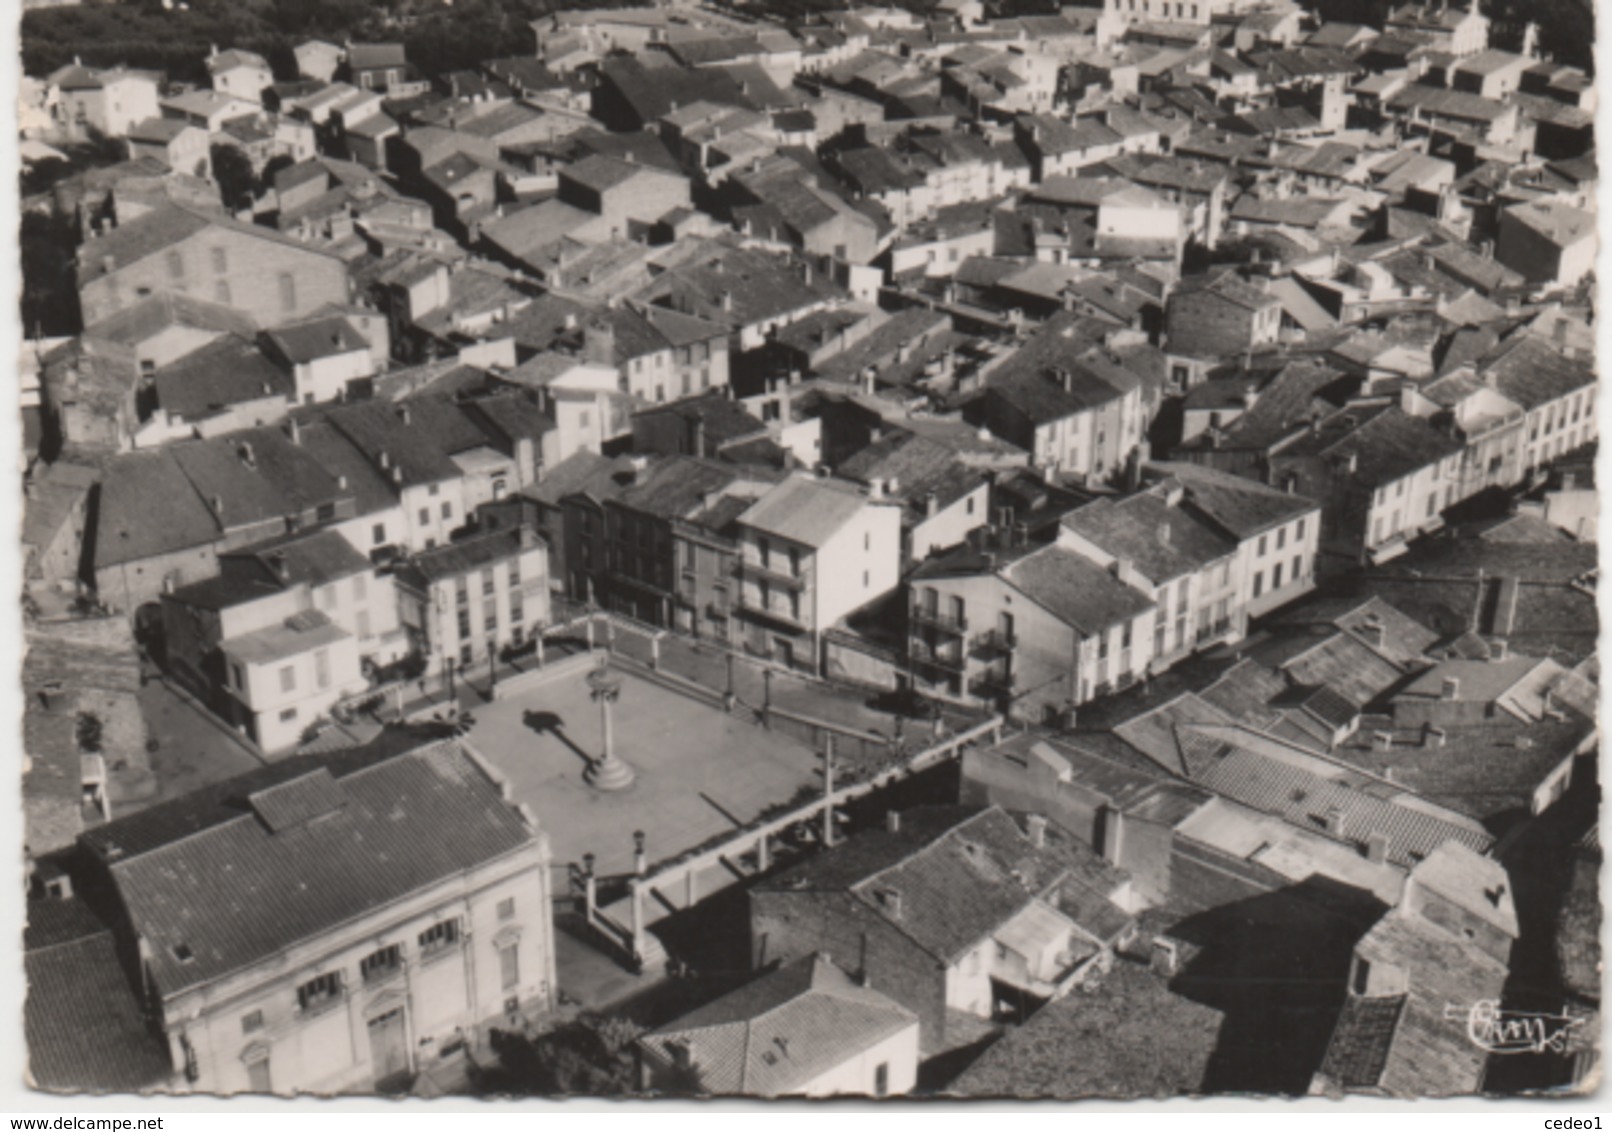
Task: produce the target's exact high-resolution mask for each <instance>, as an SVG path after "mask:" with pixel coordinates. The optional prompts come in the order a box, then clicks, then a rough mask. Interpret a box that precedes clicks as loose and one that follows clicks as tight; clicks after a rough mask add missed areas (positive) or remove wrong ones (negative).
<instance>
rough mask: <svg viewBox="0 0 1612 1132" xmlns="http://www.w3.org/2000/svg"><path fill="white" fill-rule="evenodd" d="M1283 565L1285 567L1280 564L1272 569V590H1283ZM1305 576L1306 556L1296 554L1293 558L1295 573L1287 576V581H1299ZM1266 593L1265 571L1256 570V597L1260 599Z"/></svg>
mask: <svg viewBox="0 0 1612 1132" xmlns="http://www.w3.org/2000/svg"><path fill="white" fill-rule="evenodd" d="M1283 565H1284V564H1283V563H1281V562H1278V563H1277V564H1276V565H1275V566H1273V567H1272V568H1271V589H1272V590H1279V589H1281V588H1282V582H1283V574H1282V569H1283ZM1303 576H1304V556H1303V555H1302V554H1296V555H1294V556H1293V572H1292V573H1291V574H1289V575H1287V580H1288V581H1297V580H1298V579H1300V578H1302V577H1303ZM1264 592H1265V571H1263V570H1256V571H1254V591H1253V593H1254V596H1255V597H1259V596H1260V595H1261V594H1263V593H1264Z"/></svg>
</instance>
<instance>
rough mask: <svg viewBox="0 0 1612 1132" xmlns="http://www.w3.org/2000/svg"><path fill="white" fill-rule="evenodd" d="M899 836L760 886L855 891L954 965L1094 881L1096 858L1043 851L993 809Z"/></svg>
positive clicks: (929, 816)
mask: <svg viewBox="0 0 1612 1132" xmlns="http://www.w3.org/2000/svg"><path fill="white" fill-rule="evenodd" d="M901 827H902V828H901V830H900V831H898V832H894V833H892V832H890V831H888V830H876V831H871V832H869V833H864V834H861V835H858V836H857V837H855V838H853V839H851V840H850V841H848V842H846V843H845V844H844V845H841V846H840V847H838V848H836V849H835V850H833V851H831V852H829V853H826V854H823V855H821V856H819V857H817V858H814V859H812V860H810V861H807V862H805V863H804V864H802V865H799V866H796V867H795V868H792V869H788V870H786V871H785V872H783V873H781V874H779V875H778V876H777V877H775V878H772V879H770V880H768V881H766V882H763V883H764V885H765V886H766V888H768V889H769V890H777V891H784V892H789V891H803V890H809V891H818V892H824V891H849V892H850V893H851V894H852V895H853V896H854V897H855V898H856V899H858V900H859V901H861V903H862V904H863V905H865V906H866V907H867V908H868V909H869V910H871V911H872V912H873V913H874V914H876V915H879V916H882V917H883V918H884V919H885V920H886V921H888V922H889V923H890V924H891V926H893V927H894V928H895V929H896V930H897V931H900V932H901V933H902V934H904V935H906V936H907V937H908V938H909V939H911V940H912V941H913V942H914V943H916V944H917V945H918V946H919V947H921V948H923V949H924V950H925V951H927V952H929V953H930V954H931V955H933V956H935V957H936V958H937V959H939V960H940V961H941V962H943V963H946V964H948V965H949V964H950V963H952V962H954V961H955V960H956V959H958V958H959V957H960V956H962V955H963V954H965V953H966V952H967V951H969V950H970V949H971V948H973V947H976V946H978V945H979V943H980V942H981V941H982V940H984V939H987V938H989V937H990V936H991V935H992V933H994V932H995V931H997V930H998V929H1000V928H1001V927H1003V926H1004V925H1005V924H1007V923H1008V922H1009V921H1010V920H1011V919H1013V918H1014V917H1015V916H1017V915H1019V914H1020V913H1021V912H1023V911H1024V910H1025V909H1026V908H1028V907H1030V906H1031V905H1032V903H1034V902H1036V901H1037V900H1040V899H1045V900H1047V901H1049V902H1051V903H1056V900H1057V898H1056V897H1055V896H1054V895H1053V894H1054V893H1055V891H1056V890H1057V888H1058V887H1059V886H1060V885H1061V884H1063V883H1064V882H1065V881H1066V880H1069V879H1071V878H1072V877H1073V878H1075V879H1076V880H1077V883H1078V882H1079V880H1080V878H1081V877H1082V876H1083V874H1090V873H1091V870H1090V868H1089V865H1090V861H1089V859H1090V858H1092V857H1094V856H1095V854H1093V853H1092V851H1091V850H1090V849H1088V848H1085V847H1084V846H1078V847H1077V846H1075V845H1074V844H1073V843H1068V842H1064V841H1062V840H1059V841H1056V842H1054V841H1053V840H1051V839H1049V840H1048V842H1047V844H1046V845H1045V846H1044V847H1043V848H1040V849H1037V848H1036V847H1035V846H1033V845H1032V844H1031V842H1030V840H1029V838H1028V837H1026V836H1025V834H1024V833H1023V832H1022V831H1021V830H1020V829H1019V827H1018V826H1017V825H1016V824H1015V823H1014V821H1013V819H1012V818H1010V817H1009V816H1008V815H1007V814H1006V813H1005V812H1004V811H1003V810H1001V809H1000V808H998V807H995V806H992V807H990V808H988V809H985V810H977V809H970V808H967V807H953V806H947V807H919V808H918V809H917V810H913V811H905V812H903V813H902V815H901ZM1097 863H1098V864H1101V862H1100V860H1099V861H1098V862H1097ZM1097 874H1102V875H1112V870H1111V869H1109V868H1106V867H1104V868H1101V869H1098V870H1097ZM1092 875H1096V874H1092ZM1097 883H1098V884H1101V883H1102V882H1101V881H1098V882H1097ZM1086 887H1089V885H1088V886H1086ZM1098 895H1104V896H1106V893H1103V894H1098Z"/></svg>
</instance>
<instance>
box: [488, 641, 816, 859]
mask: <svg viewBox="0 0 1612 1132" xmlns="http://www.w3.org/2000/svg"><path fill="white" fill-rule="evenodd" d="M614 671H615V672H616V673H617V675H618V676H619V677H620V679H621V692H620V696H619V698H618V699H617V700H616V702H615V703H614V704H613V705H612V707H611V711H612V712H613V726H612V731H613V735H614V743H615V754H616V757H617V758H618V759H621V760H623V761H625V762H626V763H627V764H628V765H629V766H630V767H631V768H632V769H633V771H634V772H635V775H636V777H635V780H634V782H633V784H632V785H631V786H629V787H628V788H626V789H625V790H620V791H614V792H609V791H603V790H597V789H595V788H594V787H592V786H590V785H589V784H588V783H587V781H586V780H585V779H584V777H583V774H584V772H585V771H586V770H587V768H588V765H589V761H590V760H591V759H594V758H597V757H598V756H599V755H600V754H601V753H602V752H603V749H604V747H603V730H602V726H601V719H600V709H599V705H598V704H597V703H595V702H593V699H592V697H591V694H590V689H589V687H588V684H587V680H586V672H585V670H583V669H580V668H577V669H572V670H571V671H568V672H566V673H564V674H557V675H555V676H554V677H553V678H551V679H549V680H548V681H546V682H544V683H543V684H541V685H539V686H537V687H534V688H532V689H531V690H530V691H527V692H523V693H520V694H517V695H513V696H511V697H510V698H508V699H501V700H495V701H493V702H490V703H478V704H476V705H475V707H474V709H473V717H474V725H473V726H472V727H471V729H470V732H469V735H468V739H469V741H470V743H471V745H472V746H473V747H475V749H476V750H477V751H479V752H481V754H482V755H484V756H485V757H486V758H487V760H488V761H489V762H491V763H492V764H493V765H494V766H495V767H497V769H498V771H499V772H500V773H501V774H502V775H504V777H505V778H507V779H508V780H509V784H510V788H511V790H512V792H513V796H514V800H515V801H517V802H523V803H525V804H526V805H527V806H528V807H529V808H530V809H531V811H532V813H533V815H534V816H535V817H536V818H537V819H538V822H539V823H540V824H541V825H542V827H543V829H544V830H545V831H547V833H548V835H549V839H550V842H551V845H552V848H553V852H554V861H555V864H556V865H561V864H565V863H568V862H573V861H580V860H581V859H582V855H583V854H584V853H593V854H595V856H596V864H595V868H596V870H597V872H598V873H599V875H601V876H606V877H608V876H613V875H619V874H622V873H626V872H628V871H630V870H631V869H632V867H633V832H634V831H635V830H642V831H643V832H644V834H645V838H646V849H647V853H648V857H649V860H650V863H654V862H655V861H657V860H661V859H664V858H667V857H671V856H675V855H676V854H678V853H679V852H681V851H682V850H684V849H688V848H690V847H692V846H694V845H698V844H700V843H701V842H704V841H707V840H709V839H710V838H712V837H715V836H717V835H718V834H721V833H723V832H725V831H727V830H730V829H735V828H737V827H739V826H741V825H743V824H744V823H746V822H748V821H750V820H751V819H753V818H755V817H756V816H757V815H758V814H760V813H761V811H762V810H764V809H766V808H767V807H769V806H772V805H775V804H778V803H783V802H788V801H789V800H790V799H791V798H793V797H794V796H795V795H796V794H797V793H798V792H799V791H800V790H801V788H802V787H817V786H820V784H821V774H820V769H819V758H818V755H817V754H816V752H815V751H813V750H812V749H811V748H810V747H808V746H807V745H806V744H805V743H803V742H801V741H799V740H797V739H794V738H791V737H790V736H788V735H784V734H780V733H777V732H769V731H765V730H763V729H761V728H760V727H758V726H756V725H755V724H753V723H750V722H746V721H744V720H742V719H738V718H734V717H730V716H728V715H727V714H725V713H724V712H722V711H721V710H720V709H718V708H714V707H708V706H707V705H705V704H703V703H700V702H698V701H696V700H694V699H691V698H689V697H686V696H682V695H679V694H677V693H676V692H673V691H670V690H668V689H666V688H663V687H661V686H660V685H658V684H655V683H651V682H650V681H648V680H645V679H642V678H640V677H638V676H635V675H634V674H632V673H631V672H628V671H623V670H622V669H620V668H616V669H615V670H614Z"/></svg>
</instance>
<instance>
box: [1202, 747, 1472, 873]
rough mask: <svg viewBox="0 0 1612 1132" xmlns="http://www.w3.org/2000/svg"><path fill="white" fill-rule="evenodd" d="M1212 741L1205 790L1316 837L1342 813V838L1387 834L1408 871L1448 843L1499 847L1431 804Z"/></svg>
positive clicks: (1391, 851)
mask: <svg viewBox="0 0 1612 1132" xmlns="http://www.w3.org/2000/svg"><path fill="white" fill-rule="evenodd" d="M1212 742H1213V744H1215V745H1217V746H1218V748H1219V753H1218V754H1216V755H1214V756H1213V757H1211V758H1210V759H1208V760H1207V762H1206V764H1205V766H1204V768H1203V769H1202V771H1201V772H1200V773H1198V774H1197V775H1196V776H1195V781H1196V782H1197V783H1198V784H1199V785H1201V786H1203V787H1204V788H1205V789H1208V790H1212V791H1214V792H1215V793H1216V794H1221V795H1224V796H1225V797H1227V798H1229V799H1231V800H1232V801H1234V802H1240V803H1242V804H1243V805H1245V806H1251V807H1253V808H1254V809H1256V810H1261V811H1264V812H1265V813H1268V814H1274V815H1276V816H1278V817H1280V818H1282V819H1284V820H1285V821H1287V822H1288V823H1289V824H1291V825H1294V826H1297V827H1298V828H1300V829H1307V830H1310V831H1311V832H1313V833H1324V832H1326V830H1325V821H1326V815H1327V814H1328V813H1329V812H1330V811H1332V810H1337V811H1338V812H1339V813H1340V814H1341V815H1342V821H1343V832H1342V834H1341V835H1338V836H1341V838H1342V839H1343V840H1345V841H1348V842H1350V843H1352V844H1356V845H1364V844H1365V843H1366V839H1367V838H1368V837H1370V836H1371V835H1372V834H1382V835H1384V836H1385V837H1387V838H1388V860H1390V861H1392V862H1393V863H1395V864H1397V865H1399V866H1401V867H1403V868H1408V867H1410V866H1411V865H1414V864H1415V863H1416V862H1417V861H1419V860H1422V859H1424V858H1426V857H1428V856H1429V855H1431V854H1432V852H1433V851H1434V850H1435V849H1437V848H1438V847H1439V846H1441V845H1443V844H1444V843H1445V842H1446V841H1456V842H1459V843H1460V844H1462V845H1464V846H1467V847H1468V848H1470V849H1472V850H1474V851H1476V852H1480V853H1482V852H1487V851H1488V849H1489V848H1490V847H1491V846H1492V845H1493V843H1494V838H1492V837H1490V836H1489V835H1488V834H1487V833H1484V832H1483V831H1482V829H1481V827H1478V828H1474V826H1472V825H1466V824H1457V822H1456V820H1455V818H1454V815H1451V816H1450V817H1449V818H1444V817H1440V816H1438V815H1437V814H1436V813H1433V812H1429V806H1428V803H1425V802H1421V801H1419V800H1418V801H1415V802H1414V803H1412V804H1406V803H1401V802H1399V801H1396V800H1394V799H1393V798H1388V799H1384V798H1379V797H1376V796H1374V795H1372V794H1368V793H1366V792H1365V791H1364V790H1363V789H1358V788H1356V787H1353V786H1350V785H1347V784H1345V783H1344V782H1341V781H1334V780H1331V779H1327V778H1323V777H1321V776H1320V775H1319V774H1316V773H1314V772H1312V771H1310V770H1306V769H1304V768H1303V767H1301V766H1297V765H1293V764H1290V763H1287V762H1282V761H1279V760H1277V759H1275V758H1271V757H1267V756H1265V755H1262V754H1256V753H1255V752H1253V751H1248V750H1243V749H1241V748H1239V747H1237V746H1233V745H1229V744H1227V743H1225V742H1223V741H1222V740H1221V739H1218V738H1217V739H1214V740H1213V741H1212ZM1462 821H1463V822H1464V821H1465V819H1462Z"/></svg>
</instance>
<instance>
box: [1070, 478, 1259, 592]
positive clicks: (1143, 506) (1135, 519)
mask: <svg viewBox="0 0 1612 1132" xmlns="http://www.w3.org/2000/svg"><path fill="white" fill-rule="evenodd" d="M1062 526H1063V528H1064V529H1065V530H1068V531H1071V532H1073V533H1074V534H1076V535H1078V536H1080V537H1081V538H1083V539H1085V540H1086V541H1088V542H1090V543H1091V544H1092V545H1094V546H1096V547H1097V548H1098V549H1099V550H1101V551H1102V552H1104V553H1105V554H1111V555H1113V556H1114V557H1115V558H1117V559H1120V560H1123V561H1128V562H1130V563H1131V564H1132V565H1134V566H1135V567H1136V569H1137V571H1138V572H1139V573H1141V575H1142V576H1143V577H1145V578H1147V579H1148V580H1149V581H1151V582H1153V583H1154V584H1155V585H1157V584H1160V583H1163V582H1167V581H1171V580H1173V579H1175V578H1178V577H1181V576H1182V575H1184V574H1191V573H1195V572H1196V571H1199V570H1202V569H1203V568H1204V567H1205V566H1207V565H1209V563H1211V562H1214V561H1217V560H1219V559H1221V558H1225V557H1227V556H1229V555H1231V554H1232V553H1233V552H1235V551H1236V549H1237V544H1236V543H1235V542H1234V541H1232V540H1231V539H1228V538H1226V537H1225V536H1223V535H1221V534H1220V533H1218V532H1217V531H1215V530H1212V529H1211V528H1209V527H1208V526H1206V525H1204V524H1203V523H1201V522H1199V521H1197V520H1196V519H1195V518H1193V516H1192V515H1191V514H1190V513H1188V512H1186V511H1185V510H1183V509H1182V508H1180V507H1172V506H1171V505H1170V504H1169V502H1168V501H1167V500H1165V499H1164V498H1162V497H1161V496H1160V495H1159V494H1158V493H1157V492H1155V491H1141V492H1137V493H1136V494H1134V495H1131V496H1127V497H1126V498H1124V499H1119V500H1115V499H1113V498H1111V497H1104V498H1102V499H1097V500H1093V501H1092V502H1091V503H1088V504H1087V505H1086V506H1084V507H1080V508H1077V509H1075V510H1074V511H1071V512H1070V513H1069V514H1067V515H1065V516H1064V517H1063V523H1062Z"/></svg>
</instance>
